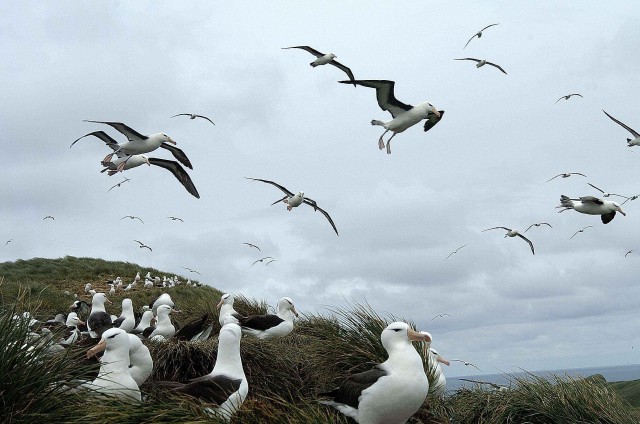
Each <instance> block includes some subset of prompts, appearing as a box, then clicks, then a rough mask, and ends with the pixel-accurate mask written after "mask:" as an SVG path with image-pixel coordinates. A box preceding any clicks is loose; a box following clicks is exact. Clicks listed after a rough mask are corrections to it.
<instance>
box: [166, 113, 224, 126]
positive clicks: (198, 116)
mask: <svg viewBox="0 0 640 424" xmlns="http://www.w3.org/2000/svg"><path fill="white" fill-rule="evenodd" d="M176 116H188V117H189V119H196V118H202V119H206V120H207V121H209V122H211V123H212V124H213V121H212V120H211V119H209V118H207V117H206V116H204V115H196V114H195V113H179V114H177V115H173V116H172V118H175V117H176ZM213 125H215V124H213Z"/></svg>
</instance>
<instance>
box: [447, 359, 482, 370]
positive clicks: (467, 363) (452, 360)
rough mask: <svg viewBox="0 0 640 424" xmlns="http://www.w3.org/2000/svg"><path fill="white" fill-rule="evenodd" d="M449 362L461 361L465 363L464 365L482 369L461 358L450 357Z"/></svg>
mask: <svg viewBox="0 0 640 424" xmlns="http://www.w3.org/2000/svg"><path fill="white" fill-rule="evenodd" d="M449 362H462V363H463V364H465V365H466V366H472V367H474V368H475V369H477V370H478V371H480V372H482V370H481V369H480V368H478V367H476V366H475V365H473V364H472V363H471V362H468V361H464V360H462V359H451V360H450V361H449Z"/></svg>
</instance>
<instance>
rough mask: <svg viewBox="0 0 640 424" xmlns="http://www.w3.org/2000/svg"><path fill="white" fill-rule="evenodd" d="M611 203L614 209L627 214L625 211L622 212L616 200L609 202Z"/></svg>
mask: <svg viewBox="0 0 640 424" xmlns="http://www.w3.org/2000/svg"><path fill="white" fill-rule="evenodd" d="M611 203H613V207H614V209H613V210H614V211H618V212H620V213H621V214H622V215H624V216H627V214H626V213H624V212H622V208H621V207H620V205H619V204H618V203H617V202H611Z"/></svg>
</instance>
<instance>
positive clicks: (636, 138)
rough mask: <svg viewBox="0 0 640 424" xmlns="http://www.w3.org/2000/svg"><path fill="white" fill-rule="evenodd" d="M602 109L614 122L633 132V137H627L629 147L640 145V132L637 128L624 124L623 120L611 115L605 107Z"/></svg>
mask: <svg viewBox="0 0 640 424" xmlns="http://www.w3.org/2000/svg"><path fill="white" fill-rule="evenodd" d="M602 111H603V112H604V114H605V115H607V116H608V117H609V118H611V120H612V121H613V122H615V123H616V124H618V125H620V126H621V127H622V128H624V129H625V130H627V131H629V132H630V133H631V135H632V136H633V139H631V138H627V146H628V147H632V146H640V133H638V132H637V131H636V130H634V129H633V128H631V127H630V126H628V125H625V124H623V123H622V122H621V121H618V120H617V119H616V118H614V117H613V116H611V115H609V114H608V113H607V112H606V111H605V110H604V109H603V110H602Z"/></svg>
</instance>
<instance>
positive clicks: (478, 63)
mask: <svg viewBox="0 0 640 424" xmlns="http://www.w3.org/2000/svg"><path fill="white" fill-rule="evenodd" d="M453 60H473V61H474V62H476V68H480V67H482V66H484V65H491V66H493V67H495V68H498V69H500V70H501V71H502V73H503V74H505V75H507V71H505V70H504V69H502V67H501V66H500V65H497V64H495V63H493V62H489V61H487V60H485V59H474V58H472V57H465V58H462V59H453Z"/></svg>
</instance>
